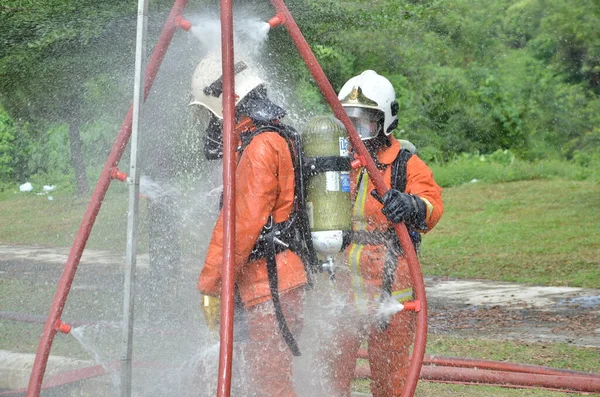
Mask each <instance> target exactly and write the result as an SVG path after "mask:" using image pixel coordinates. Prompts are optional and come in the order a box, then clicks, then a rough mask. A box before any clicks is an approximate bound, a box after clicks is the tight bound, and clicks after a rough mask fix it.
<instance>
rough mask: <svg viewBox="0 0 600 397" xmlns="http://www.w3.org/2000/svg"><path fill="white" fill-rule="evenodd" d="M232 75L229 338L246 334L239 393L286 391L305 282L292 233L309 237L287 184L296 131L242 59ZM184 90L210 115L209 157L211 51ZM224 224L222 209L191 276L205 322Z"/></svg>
mask: <svg viewBox="0 0 600 397" xmlns="http://www.w3.org/2000/svg"><path fill="white" fill-rule="evenodd" d="M234 73H235V95H236V99H235V117H236V121H235V122H236V126H235V138H234V139H236V140H237V141H238V143H239V147H238V151H237V156H238V163H237V168H236V171H235V184H236V189H235V206H236V214H235V222H236V233H235V252H234V253H232V255H233V256H234V265H233V267H234V269H233V270H234V274H235V287H236V288H235V291H236V309H235V310H236V314H235V316H234V321H236V325H235V326H234V339H236V340H237V341H239V339H240V338H241V339H243V341H246V342H249V341H251V343H242V344H236V346H239V347H240V348H241V349H242V350H243V353H244V354H243V356H245V357H246V358H247V362H246V364H247V365H246V366H245V367H246V369H247V370H248V372H249V378H250V379H252V380H253V381H252V382H250V385H249V388H250V389H251V390H250V391H248V392H244V393H243V395H259V396H265V397H269V396H273V397H275V396H292V395H294V386H293V378H292V356H293V354H299V351H298V347H297V345H296V341H295V339H294V338H295V336H296V337H297V335H298V333H299V332H300V329H301V328H302V308H303V299H304V288H303V287H304V285H305V284H306V283H307V275H306V271H305V268H304V263H303V261H302V259H301V256H303V254H304V251H302V249H303V248H305V245H302V241H296V240H294V238H296V236H303V235H304V236H306V235H308V236H310V231H309V230H307V227H308V226H304V225H308V222H307V221H305V219H304V218H302V216H304V217H305V216H306V215H304V213H305V211H304V208H303V207H301V202H300V201H299V199H298V197H300V194H299V190H298V188H297V186H300V184H296V179H297V178H298V176H299V175H301V174H300V173H299V172H298V173H297V172H296V170H297V169H299V164H300V163H299V159H298V156H296V155H295V154H294V153H300V149H299V147H298V146H297V143H296V142H297V141H296V137H297V133H296V132H295V131H294V130H293V129H292V128H291V127H288V126H285V125H284V124H283V123H281V121H280V119H281V118H282V117H283V116H284V115H285V110H284V109H283V108H281V107H279V106H277V105H275V104H274V103H273V102H271V101H270V100H269V98H268V97H267V89H266V85H265V83H264V81H263V80H262V79H260V78H259V77H258V76H257V75H256V74H255V72H254V70H253V69H252V68H251V67H250V65H249V64H248V63H245V62H238V63H236V64H235V70H234ZM192 94H193V97H194V99H193V101H192V105H198V106H201V107H204V108H206V109H208V110H209V111H210V114H211V118H212V120H211V122H210V124H209V127H208V130H207V131H206V137H207V139H206V140H205V154H207V156H208V157H209V158H218V157H220V156H222V127H221V120H222V119H223V108H222V99H223V79H222V77H221V61H220V58H219V57H218V56H211V57H208V58H206V59H204V60H203V61H202V62H200V64H199V65H198V67H197V69H196V71H195V73H194V76H193V80H192ZM298 139H299V138H298ZM291 148H293V150H292V149H291ZM300 208H301V209H302V211H300ZM301 227H304V229H301ZM223 230H224V223H223V213H221V214H219V218H218V220H217V223H216V225H215V228H214V230H213V234H212V237H211V240H210V244H209V246H208V249H207V252H206V258H205V260H204V266H203V268H202V271H201V273H200V277H199V279H198V289H199V290H200V292H201V294H202V301H201V302H202V309H203V311H204V314H205V317H206V322H207V325H208V326H209V327H212V328H215V327H216V325H217V321H218V320H217V319H218V312H219V310H218V308H219V300H218V297H219V296H220V292H221V284H222V274H221V267H222V263H223V255H224V244H223ZM302 232H304V233H302ZM276 233H277V234H276ZM275 236H277V240H276V239H275ZM275 241H277V242H278V244H276V243H275ZM284 309H285V313H284V312H283V310H284ZM273 311H274V312H275V316H274V315H273V314H272V313H273ZM286 344H287V345H288V346H289V349H286V348H285V345H286Z"/></svg>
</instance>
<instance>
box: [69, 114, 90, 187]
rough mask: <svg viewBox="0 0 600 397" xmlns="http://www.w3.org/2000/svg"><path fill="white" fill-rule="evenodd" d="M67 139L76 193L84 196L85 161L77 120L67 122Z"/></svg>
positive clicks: (85, 184)
mask: <svg viewBox="0 0 600 397" xmlns="http://www.w3.org/2000/svg"><path fill="white" fill-rule="evenodd" d="M69 141H70V142H71V163H72V164H73V169H74V170H75V182H76V185H77V186H76V187H77V195H78V196H84V195H86V194H87V193H88V191H89V186H88V180H87V174H86V172H85V162H84V161H83V145H82V144H81V136H80V135H79V120H73V121H70V122H69Z"/></svg>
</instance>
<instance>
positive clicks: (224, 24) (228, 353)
mask: <svg viewBox="0 0 600 397" xmlns="http://www.w3.org/2000/svg"><path fill="white" fill-rule="evenodd" d="M232 8H233V7H232V1H231V0H222V1H221V54H222V62H223V65H222V67H223V70H222V72H223V225H224V227H223V265H222V266H223V267H222V270H221V274H222V275H223V282H222V284H221V323H220V330H219V332H220V337H221V344H220V347H219V374H218V385H217V396H218V397H229V394H230V392H231V364H232V359H233V357H232V356H233V310H234V308H233V290H234V273H233V263H234V258H235V251H234V250H235V166H236V164H235V145H236V142H235V137H234V135H233V131H234V127H235V87H234V74H233V65H234V58H233V10H232Z"/></svg>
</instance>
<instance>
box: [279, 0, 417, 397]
mask: <svg viewBox="0 0 600 397" xmlns="http://www.w3.org/2000/svg"><path fill="white" fill-rule="evenodd" d="M271 3H272V4H273V6H274V7H275V9H276V10H277V14H278V15H281V16H282V17H283V18H284V25H285V27H286V28H287V30H288V32H289V34H290V37H291V38H292V40H294V43H295V44H296V47H298V51H299V52H300V54H301V55H302V58H303V59H304V62H305V63H306V66H307V67H308V69H309V70H310V71H311V73H312V75H313V77H314V79H315V81H316V83H317V85H318V86H319V88H320V89H321V91H322V92H323V95H324V96H325V99H326V100H327V102H328V103H329V105H330V106H331V109H332V110H333V113H334V114H335V116H336V117H337V118H338V119H339V120H340V121H341V122H342V123H343V124H344V126H345V127H346V130H347V131H348V138H349V139H350V143H351V144H352V146H353V147H354V149H355V151H356V153H357V154H358V156H360V157H363V158H364V162H365V167H366V169H367V172H368V173H369V177H370V178H371V180H372V181H373V184H374V185H375V188H376V189H377V192H378V193H379V195H380V196H382V197H383V195H384V194H385V192H386V191H387V187H386V186H385V182H384V180H383V177H382V176H381V174H380V173H379V171H378V169H377V166H376V165H375V162H374V161H373V159H372V158H371V156H370V154H369V152H368V151H367V149H366V147H365V145H364V144H363V142H362V141H361V139H360V136H359V135H358V133H357V132H356V129H355V128H354V125H353V124H352V122H351V121H350V118H349V117H348V115H347V114H346V112H345V111H344V108H343V107H342V104H341V103H340V101H339V100H338V98H337V95H336V93H335V91H334V90H333V87H331V84H330V83H329V80H328V79H327V76H326V75H325V73H324V72H323V69H322V68H321V66H320V65H319V62H318V61H317V59H316V57H315V55H314V54H313V52H312V50H311V49H310V47H309V45H308V43H307V42H306V39H305V38H304V36H303V35H302V32H301V31H300V28H299V27H298V25H297V24H296V21H295V20H294V17H293V16H292V14H291V13H290V11H289V10H288V8H287V6H286V5H285V3H284V2H283V0H271ZM394 228H395V230H396V234H397V235H398V238H399V239H400V243H401V244H402V248H403V249H404V252H405V255H406V259H407V261H408V266H409V270H410V275H411V278H412V281H413V288H414V292H415V300H416V301H419V302H420V304H421V310H420V311H419V312H417V328H416V333H415V344H414V347H413V359H412V360H411V363H410V367H409V372H408V377H407V380H406V385H405V387H404V391H403V393H402V396H404V397H409V396H412V395H413V394H414V391H415V389H416V387H417V382H418V380H419V372H420V370H421V365H422V363H423V356H424V355H425V345H426V343H427V300H426V297H425V283H424V281H423V275H422V274H421V269H420V266H419V260H418V259H417V255H416V253H415V250H414V247H413V245H412V242H411V240H410V237H409V236H408V232H407V230H406V226H405V225H404V224H403V223H400V224H396V225H395V226H394Z"/></svg>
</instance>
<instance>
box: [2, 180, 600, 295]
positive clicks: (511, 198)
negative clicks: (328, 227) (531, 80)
mask: <svg viewBox="0 0 600 397" xmlns="http://www.w3.org/2000/svg"><path fill="white" fill-rule="evenodd" d="M443 198H444V205H445V213H444V216H443V217H442V219H441V221H440V222H439V224H438V225H437V226H436V228H435V229H434V230H433V231H432V232H431V233H429V234H428V235H426V236H425V237H424V242H423V255H422V258H421V265H422V267H423V273H424V274H425V275H426V276H449V277H455V278H480V279H489V280H499V281H500V280H501V281H514V282H523V283H532V284H541V285H557V286H560V285H569V286H574V287H590V288H600V185H599V184H596V183H594V182H590V181H577V182H576V181H566V180H559V179H555V180H534V181H519V182H509V183H497V184H485V183H469V184H464V185H461V186H457V187H451V188H447V189H445V190H444V194H443ZM86 208H87V201H86V200H82V199H74V198H73V197H71V196H68V195H56V196H55V197H54V200H53V201H49V200H48V198H47V197H46V196H35V195H25V194H7V193H4V194H3V195H2V196H1V197H0V244H25V245H28V244H31V245H42V246H70V245H71V244H72V242H73V237H74V236H75V233H76V231H77V229H78V228H79V224H80V222H81V219H82V217H83V214H84V212H85V209H86ZM140 208H141V214H140V227H141V230H140V232H139V234H138V236H139V240H140V244H139V249H140V252H144V251H145V250H146V249H147V248H146V247H147V242H146V241H145V240H144V239H145V237H146V236H147V233H146V232H145V228H146V227H147V219H146V217H145V216H144V213H145V211H144V210H145V205H144V203H143V202H142V203H141V205H140ZM126 212H127V195H126V192H125V191H124V190H123V189H114V190H109V192H108V194H107V196H106V199H105V201H104V203H103V205H102V209H101V211H100V214H99V215H98V218H97V221H96V224H95V225H94V229H93V230H92V234H91V236H90V240H89V243H88V245H87V246H88V247H89V248H98V249H107V250H114V249H115V247H119V249H120V251H122V252H124V249H125V241H124V240H125V233H126Z"/></svg>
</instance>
